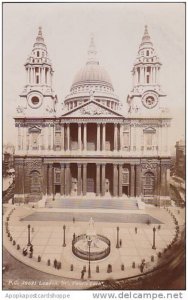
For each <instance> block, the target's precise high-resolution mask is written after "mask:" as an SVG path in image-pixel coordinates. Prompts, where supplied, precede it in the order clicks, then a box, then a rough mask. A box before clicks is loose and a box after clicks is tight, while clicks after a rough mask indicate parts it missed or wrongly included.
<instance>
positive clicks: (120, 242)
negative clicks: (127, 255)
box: [119, 239, 122, 248]
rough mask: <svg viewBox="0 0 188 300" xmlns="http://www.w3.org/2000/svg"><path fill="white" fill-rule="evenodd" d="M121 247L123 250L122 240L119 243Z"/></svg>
mask: <svg viewBox="0 0 188 300" xmlns="http://www.w3.org/2000/svg"><path fill="white" fill-rule="evenodd" d="M119 245H120V248H121V246H122V240H121V239H120V241H119Z"/></svg>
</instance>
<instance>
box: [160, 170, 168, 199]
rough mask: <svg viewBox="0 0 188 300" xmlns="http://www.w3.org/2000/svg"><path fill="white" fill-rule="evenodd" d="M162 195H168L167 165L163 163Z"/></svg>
mask: <svg viewBox="0 0 188 300" xmlns="http://www.w3.org/2000/svg"><path fill="white" fill-rule="evenodd" d="M160 187H161V196H166V195H167V194H168V193H167V189H168V187H167V168H166V166H165V165H161V184H160Z"/></svg>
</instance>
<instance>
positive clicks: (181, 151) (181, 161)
mask: <svg viewBox="0 0 188 300" xmlns="http://www.w3.org/2000/svg"><path fill="white" fill-rule="evenodd" d="M175 147H176V162H175V174H176V175H177V176H178V177H181V178H182V179H184V180H185V166H186V162H185V141H184V140H180V141H177V142H176V146H175Z"/></svg>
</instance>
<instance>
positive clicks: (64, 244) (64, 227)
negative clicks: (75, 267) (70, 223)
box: [63, 225, 66, 247]
mask: <svg viewBox="0 0 188 300" xmlns="http://www.w3.org/2000/svg"><path fill="white" fill-rule="evenodd" d="M65 229H66V226H65V225H63V247H66V243H65Z"/></svg>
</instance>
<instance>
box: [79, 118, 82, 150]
mask: <svg viewBox="0 0 188 300" xmlns="http://www.w3.org/2000/svg"><path fill="white" fill-rule="evenodd" d="M78 150H80V151H81V150H82V139H81V123H78Z"/></svg>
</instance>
